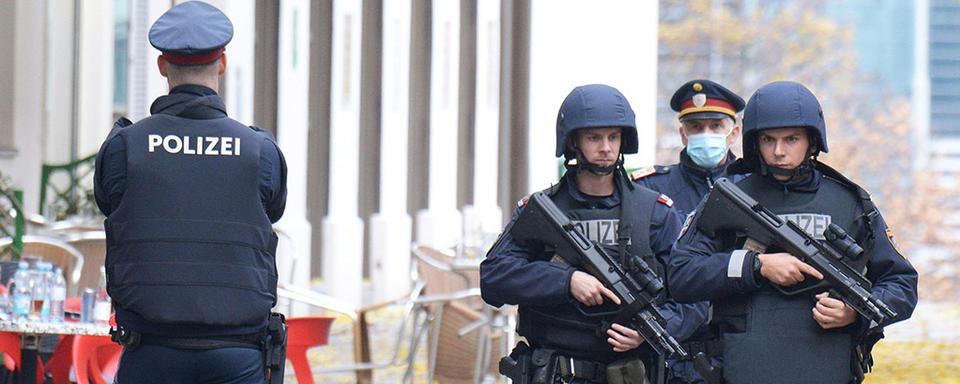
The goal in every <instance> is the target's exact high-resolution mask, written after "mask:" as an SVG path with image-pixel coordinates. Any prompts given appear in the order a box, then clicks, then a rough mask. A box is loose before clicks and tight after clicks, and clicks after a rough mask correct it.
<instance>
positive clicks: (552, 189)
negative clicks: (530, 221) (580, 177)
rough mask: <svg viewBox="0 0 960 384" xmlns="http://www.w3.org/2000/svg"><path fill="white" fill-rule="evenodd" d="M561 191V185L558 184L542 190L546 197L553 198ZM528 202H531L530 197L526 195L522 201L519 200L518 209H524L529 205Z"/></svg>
mask: <svg viewBox="0 0 960 384" xmlns="http://www.w3.org/2000/svg"><path fill="white" fill-rule="evenodd" d="M559 190H560V183H556V184H552V185H550V187H549V188H547V189H544V190H542V191H540V192H543V194H544V195H547V196H551V197H552V196H553V195H555V194H557V191H559ZM528 201H530V195H526V196H524V197H523V198H521V199H520V200H517V207H518V208H519V207H522V206H524V205H527V202H528Z"/></svg>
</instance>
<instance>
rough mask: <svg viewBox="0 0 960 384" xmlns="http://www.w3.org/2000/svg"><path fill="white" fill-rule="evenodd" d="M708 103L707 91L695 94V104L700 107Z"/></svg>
mask: <svg viewBox="0 0 960 384" xmlns="http://www.w3.org/2000/svg"><path fill="white" fill-rule="evenodd" d="M706 104H707V95H706V94H705V93H698V94H696V95H693V105H695V106H697V108H700V107H702V106H704V105H706Z"/></svg>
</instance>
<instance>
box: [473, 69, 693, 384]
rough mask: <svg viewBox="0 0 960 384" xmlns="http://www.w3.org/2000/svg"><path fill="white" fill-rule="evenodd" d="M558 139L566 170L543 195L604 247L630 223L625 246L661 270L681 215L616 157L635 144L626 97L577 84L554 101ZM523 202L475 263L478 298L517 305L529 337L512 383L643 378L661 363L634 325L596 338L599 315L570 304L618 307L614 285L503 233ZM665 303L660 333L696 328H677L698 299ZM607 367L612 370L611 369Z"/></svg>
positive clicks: (615, 249)
mask: <svg viewBox="0 0 960 384" xmlns="http://www.w3.org/2000/svg"><path fill="white" fill-rule="evenodd" d="M556 137H557V148H556V155H557V156H558V157H559V156H563V157H564V159H565V163H564V164H565V166H566V168H567V172H566V174H565V175H564V176H563V177H562V178H561V180H560V182H559V183H557V184H556V185H554V186H552V187H550V188H549V189H547V190H545V191H544V192H545V194H546V195H548V196H550V198H551V199H552V200H553V202H554V203H555V204H556V205H557V206H558V207H559V208H560V209H561V210H563V211H564V212H565V213H566V214H567V216H569V218H570V219H571V220H572V221H573V222H575V223H577V224H578V225H580V226H581V228H584V229H585V231H584V232H586V235H587V237H589V238H590V240H592V241H593V242H595V243H597V244H598V245H600V246H603V247H604V248H605V249H606V250H607V252H608V253H609V254H611V255H618V254H619V252H620V247H619V246H618V245H619V244H618V231H619V229H620V228H629V229H626V230H625V231H624V235H625V236H629V240H626V237H624V239H625V240H624V243H623V244H624V248H623V249H624V250H625V251H626V252H629V253H630V254H631V255H640V256H642V257H644V258H645V259H646V262H647V264H649V265H651V266H653V267H654V269H655V270H657V272H658V273H659V274H660V276H664V275H663V273H662V272H663V258H665V257H666V256H667V255H668V254H669V251H670V247H671V245H672V244H673V241H674V239H676V236H677V234H678V231H679V230H680V225H681V218H680V216H679V215H678V214H677V213H676V212H675V211H674V210H673V209H672V208H671V205H672V204H673V203H672V202H671V201H670V200H669V198H667V197H666V196H664V195H661V194H659V193H656V192H653V191H651V190H649V189H647V188H643V187H641V186H638V185H636V184H634V183H632V182H630V181H629V179H628V178H627V175H626V172H625V171H624V169H623V155H624V154H630V153H636V152H637V150H638V137H637V129H636V123H635V116H634V112H633V110H632V109H631V108H630V104H629V103H628V102H627V99H626V98H625V97H624V96H623V94H621V93H620V92H619V91H618V90H617V89H615V88H613V87H610V86H607V85H600V84H593V85H585V86H580V87H577V88H575V89H574V90H573V91H572V92H570V94H569V95H568V96H567V97H566V99H565V100H564V101H563V104H562V106H561V107H560V111H559V113H558V115H557V136H556ZM525 202H526V200H525V199H524V200H521V202H520V203H519V208H518V209H517V210H516V211H515V212H514V215H513V220H511V222H510V223H508V224H507V227H506V228H505V229H504V231H503V233H502V234H501V235H500V238H499V239H498V241H497V242H496V243H495V244H494V245H493V247H492V248H491V249H490V251H489V252H488V253H487V257H486V259H485V260H484V261H483V263H482V264H481V265H480V289H481V292H482V296H483V299H484V301H486V302H487V303H488V304H490V305H493V306H496V307H499V306H502V305H504V304H517V305H519V323H518V325H517V332H518V333H519V334H520V335H521V336H523V337H524V338H525V339H526V343H525V344H523V345H522V346H521V345H518V348H517V349H516V350H515V351H514V354H512V356H516V354H518V353H523V354H530V355H531V356H533V358H532V359H531V360H532V361H533V367H532V369H531V370H530V371H529V372H528V373H529V376H528V377H527V378H521V377H512V379H513V380H514V382H521V381H522V380H524V379H526V380H531V381H529V382H534V383H554V382H555V381H554V380H561V379H562V380H564V382H577V383H606V382H607V380H610V382H634V383H640V382H647V380H648V379H649V377H648V375H650V376H656V375H657V374H658V373H660V372H655V371H659V370H660V369H659V368H662V363H658V360H659V359H658V356H656V355H655V353H654V352H653V350H652V349H651V348H650V347H648V346H646V345H644V344H643V338H642V337H641V336H640V335H639V334H638V333H637V332H636V331H635V330H633V329H630V328H627V327H624V326H622V325H620V324H615V325H613V327H612V329H611V330H610V331H609V332H608V334H607V335H604V336H602V337H601V336H599V335H597V334H596V330H597V328H598V326H599V325H600V324H601V321H603V319H604V318H602V317H596V316H592V317H588V316H585V315H583V314H582V313H581V312H580V311H578V309H577V305H583V306H587V307H597V308H602V307H598V306H602V305H604V306H610V307H611V308H615V307H616V303H618V301H619V299H618V298H617V297H616V295H614V294H613V292H612V291H610V290H609V289H607V288H606V287H604V286H603V284H601V283H600V281H599V280H597V279H596V278H595V277H593V276H591V275H590V274H588V273H586V272H583V271H580V270H578V269H576V268H574V267H572V266H570V265H567V264H566V263H562V262H559V261H558V259H557V258H554V257H553V255H552V254H550V253H549V252H548V251H546V250H545V247H544V244H536V243H532V242H529V241H520V240H516V239H514V238H513V237H512V236H511V235H510V228H511V227H512V225H513V223H514V222H515V221H516V219H517V217H518V215H519V214H520V212H522V210H523V209H524V204H525ZM621 223H624V225H623V226H622V227H621ZM628 223H629V224H628ZM604 229H606V230H604ZM663 309H664V313H665V316H666V318H667V319H668V323H667V331H668V332H670V333H671V334H672V335H674V336H675V337H677V338H678V339H679V338H680V337H679V336H677V335H680V334H689V333H691V332H692V331H693V330H692V329H681V326H682V325H684V322H683V319H684V316H685V315H686V314H687V313H691V312H692V313H695V314H700V313H703V312H704V311H705V308H704V305H700V304H697V305H677V304H675V303H672V302H666V303H665V304H664V306H663ZM696 324H698V323H696ZM695 327H696V325H694V327H693V328H694V329H695ZM524 351H525V352H524ZM558 362H563V363H558ZM641 362H642V363H641ZM608 372H612V373H611V374H613V375H618V377H616V378H614V377H608V375H607V373H608ZM616 380H621V381H616Z"/></svg>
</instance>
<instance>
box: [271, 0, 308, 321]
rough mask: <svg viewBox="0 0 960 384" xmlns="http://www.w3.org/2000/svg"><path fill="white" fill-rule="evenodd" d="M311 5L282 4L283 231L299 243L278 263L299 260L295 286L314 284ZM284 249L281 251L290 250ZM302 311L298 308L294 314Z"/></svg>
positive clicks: (302, 1) (300, 1)
mask: <svg viewBox="0 0 960 384" xmlns="http://www.w3.org/2000/svg"><path fill="white" fill-rule="evenodd" d="M309 20H310V2H309V1H307V0H283V1H281V3H280V37H279V42H280V46H279V59H278V67H277V72H278V78H277V80H278V89H277V110H278V116H277V127H278V130H277V140H278V141H279V145H280V148H281V149H282V150H283V153H284V156H285V157H286V161H287V208H286V211H285V213H284V215H283V218H282V219H281V220H280V221H279V222H278V223H277V227H278V229H279V230H280V231H281V232H283V233H284V234H286V235H287V236H288V237H289V238H290V239H291V242H292V244H295V245H296V249H297V252H296V254H283V253H281V254H278V259H287V260H289V259H292V258H294V257H297V258H296V266H297V267H296V269H294V270H293V276H291V278H290V279H289V280H290V281H291V282H292V283H293V284H295V285H300V286H308V285H309V284H310V258H309V257H306V255H309V254H310V238H311V236H310V235H311V232H310V231H311V226H310V222H309V221H307V151H308V148H307V141H306V140H304V138H305V137H307V134H308V132H307V131H308V124H307V121H308V120H307V119H308V116H309V112H308V108H307V107H308V101H309V96H308V83H309V78H310V54H309V52H310V50H309V47H310V37H309V36H310V28H309V27H310V23H309ZM288 249H289V248H282V249H281V250H282V251H283V250H288ZM299 309H300V308H294V313H293V314H291V315H295V314H297V313H298V312H299Z"/></svg>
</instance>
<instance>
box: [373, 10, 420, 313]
mask: <svg viewBox="0 0 960 384" xmlns="http://www.w3.org/2000/svg"><path fill="white" fill-rule="evenodd" d="M410 10H411V3H410V0H384V1H383V35H382V36H383V51H382V52H383V56H382V60H383V62H382V63H383V65H382V66H381V70H382V72H381V73H382V84H383V86H382V88H381V90H382V92H381V102H380V105H381V112H380V132H381V136H380V143H381V145H380V209H379V211H378V212H377V213H375V214H373V216H372V217H371V218H370V243H369V246H370V258H371V261H372V263H371V269H370V280H371V281H372V282H373V284H374V292H375V295H376V301H381V300H385V299H389V298H393V297H398V296H399V295H402V294H403V293H404V292H406V291H407V290H409V289H410V273H408V272H409V271H410V241H411V227H412V221H411V219H410V216H409V215H408V214H407V208H406V207H407V129H408V127H409V124H408V119H409V112H408V111H409V95H410V88H409V72H410V13H411V11H410Z"/></svg>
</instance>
